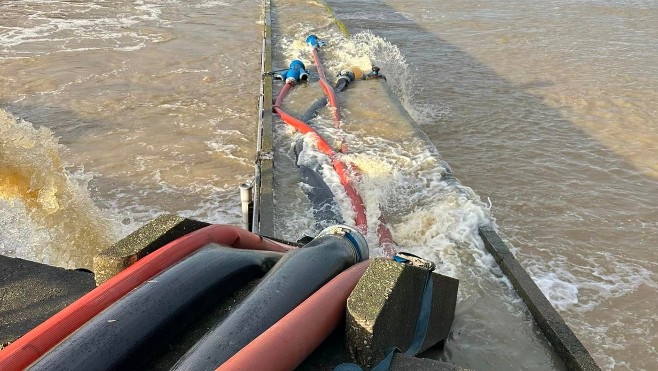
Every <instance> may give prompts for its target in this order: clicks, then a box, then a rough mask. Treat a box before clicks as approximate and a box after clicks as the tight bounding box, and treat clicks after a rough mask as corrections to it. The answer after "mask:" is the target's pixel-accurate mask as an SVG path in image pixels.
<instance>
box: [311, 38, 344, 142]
mask: <svg viewBox="0 0 658 371" xmlns="http://www.w3.org/2000/svg"><path fill="white" fill-rule="evenodd" d="M312 49H313V63H314V64H315V67H316V68H317V70H318V76H320V85H321V86H322V90H324V94H325V95H326V96H327V98H328V99H329V105H330V106H331V107H332V108H333V111H334V112H333V113H334V126H335V127H336V129H338V128H339V127H340V120H341V116H340V107H339V106H338V98H336V92H334V89H333V88H332V87H331V85H329V83H328V82H327V78H326V77H325V75H324V67H322V63H321V62H320V57H319V56H318V49H317V48H312Z"/></svg>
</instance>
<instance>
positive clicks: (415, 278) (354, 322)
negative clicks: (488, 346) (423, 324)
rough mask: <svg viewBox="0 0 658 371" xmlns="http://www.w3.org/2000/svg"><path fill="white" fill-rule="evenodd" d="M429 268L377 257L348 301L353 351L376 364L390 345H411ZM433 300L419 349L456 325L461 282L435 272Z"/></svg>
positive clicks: (364, 361)
mask: <svg viewBox="0 0 658 371" xmlns="http://www.w3.org/2000/svg"><path fill="white" fill-rule="evenodd" d="M426 277H427V270H425V269H423V268H419V267H415V266H411V265H406V264H401V263H398V262H395V261H393V260H390V259H384V258H376V259H374V260H373V261H372V263H371V264H370V267H368V270H367V271H366V272H365V274H364V275H363V277H362V278H361V280H360V281H359V283H358V284H357V285H356V287H355V288H354V291H353V292H352V294H351V295H350V297H349V298H348V300H347V319H346V321H347V323H346V337H347V348H348V351H349V353H350V355H351V356H352V357H353V359H355V360H356V361H357V363H359V364H360V365H361V366H364V367H368V368H370V367H372V366H373V365H375V364H376V363H377V362H379V361H380V360H381V359H382V358H384V355H385V354H384V352H385V351H386V350H387V349H389V348H391V347H398V348H399V349H401V350H402V351H406V350H407V349H408V348H409V346H410V345H411V343H412V340H413V337H414V334H415V330H416V321H417V314H418V313H419V311H420V306H421V298H422V295H423V291H424V287H425V280H426ZM431 279H432V283H433V287H432V304H431V314H430V320H429V325H428V330H427V335H426V337H425V340H424V341H423V344H422V346H421V347H420V352H422V351H424V350H426V349H428V348H429V347H431V346H433V345H436V344H437V343H439V342H440V341H442V340H444V339H445V338H446V337H447V336H448V334H449V332H450V327H451V325H452V320H453V318H454V315H455V306H456V303H457V289H458V286H459V281H458V280H456V279H454V278H450V277H447V276H444V275H441V274H438V273H432V274H431Z"/></svg>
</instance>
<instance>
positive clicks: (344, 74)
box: [338, 70, 356, 83]
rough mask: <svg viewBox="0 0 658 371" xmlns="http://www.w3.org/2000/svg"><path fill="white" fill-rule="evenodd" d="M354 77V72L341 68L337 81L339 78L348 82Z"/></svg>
mask: <svg viewBox="0 0 658 371" xmlns="http://www.w3.org/2000/svg"><path fill="white" fill-rule="evenodd" d="M355 79H356V77H355V76H354V72H353V71H350V70H342V71H340V73H339V74H338V81H340V80H346V81H347V82H348V83H350V82H352V81H354V80H355Z"/></svg>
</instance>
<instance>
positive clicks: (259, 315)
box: [173, 226, 368, 371]
mask: <svg viewBox="0 0 658 371" xmlns="http://www.w3.org/2000/svg"><path fill="white" fill-rule="evenodd" d="M367 258H368V246H367V244H366V241H365V239H364V237H363V235H361V233H359V232H358V231H357V230H355V229H354V228H351V227H346V226H334V227H330V228H327V229H325V230H324V231H322V232H320V234H319V235H318V237H316V238H315V239H314V240H313V241H311V242H309V243H308V244H307V245H305V246H304V247H303V248H301V249H297V250H292V251H290V252H288V253H286V255H285V256H284V257H283V258H281V260H280V261H279V262H278V263H277V264H276V265H275V266H274V268H272V270H270V272H269V273H268V274H267V275H266V276H265V277H264V278H263V279H262V281H261V282H260V283H259V284H258V286H256V288H255V289H254V291H253V292H252V293H251V294H250V295H249V296H248V297H247V298H246V299H245V300H244V301H243V302H242V303H241V304H240V305H239V306H238V307H237V308H235V309H234V310H233V311H232V312H231V313H230V314H229V316H228V317H227V318H226V319H225V320H224V321H223V322H221V323H220V324H218V325H217V326H215V327H214V328H213V329H212V330H210V332H208V333H207V334H206V335H205V336H204V337H203V338H202V339H201V340H200V341H199V342H197V344H195V345H194V347H192V349H190V350H189V351H188V352H187V353H186V354H185V356H183V358H181V360H179V361H178V363H177V364H176V365H175V366H174V368H173V369H175V370H195V371H196V370H214V369H215V368H217V367H218V366H219V365H221V364H222V363H224V362H225V361H227V360H228V359H229V358H231V357H232V356H233V355H234V354H236V353H237V352H238V351H239V350H240V349H241V348H243V347H244V346H246V345H247V344H249V342H251V341H252V340H253V339H255V338H256V337H257V336H258V335H260V334H261V333H263V332H264V331H265V330H266V329H268V328H269V327H270V326H272V325H273V324H274V323H276V322H277V321H278V320H280V319H281V318H283V316H285V315H286V314H288V312H290V311H291V310H292V309H294V308H295V307H296V306H297V305H299V304H300V303H301V302H302V301H304V300H305V299H306V298H308V297H309V296H310V295H311V294H313V293H314V292H315V291H316V290H318V289H319V288H320V287H322V285H324V284H325V283H326V282H327V281H329V280H330V279H331V278H333V277H334V276H336V275H337V274H338V273H340V272H341V271H343V270H344V269H346V268H348V267H349V266H351V265H353V264H355V263H357V262H359V261H362V260H365V259H367ZM282 346H283V345H282ZM272 351H273V352H276V351H285V349H272Z"/></svg>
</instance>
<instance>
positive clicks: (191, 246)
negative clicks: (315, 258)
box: [0, 225, 291, 370]
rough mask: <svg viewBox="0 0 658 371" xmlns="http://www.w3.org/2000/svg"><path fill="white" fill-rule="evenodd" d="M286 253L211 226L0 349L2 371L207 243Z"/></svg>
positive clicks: (23, 362)
mask: <svg viewBox="0 0 658 371" xmlns="http://www.w3.org/2000/svg"><path fill="white" fill-rule="evenodd" d="M211 242H216V243H220V244H223V245H228V246H232V247H237V248H242V249H256V250H269V251H278V252H285V251H287V250H289V249H291V247H290V246H287V245H284V244H281V243H275V242H272V241H268V240H264V239H263V238H262V237H260V236H258V235H256V234H253V233H250V232H247V231H246V230H244V229H241V228H238V227H234V226H229V225H211V226H208V227H205V228H202V229H199V230H197V231H194V232H192V233H190V234H187V235H185V236H183V237H181V238H179V239H177V240H175V241H172V242H170V243H168V244H166V245H165V246H163V247H161V248H160V249H158V250H156V251H154V252H152V253H151V254H149V255H147V256H145V257H144V258H142V259H140V260H138V261H137V262H136V263H135V264H133V265H131V266H130V267H128V268H126V269H125V270H123V271H122V272H120V273H119V274H117V275H116V276H114V277H112V278H111V279H109V280H108V281H106V282H105V283H103V284H102V285H100V286H98V287H96V288H95V289H94V290H92V291H90V292H89V293H87V294H86V295H84V296H83V297H81V298H80V299H78V300H76V301H75V302H73V303H72V304H71V305H69V306H67V307H66V308H64V309H62V310H61V311H59V312H58V313H57V314H55V315H54V316H52V317H50V318H49V319H47V320H46V321H44V322H43V323H41V324H40V325H39V326H37V327H35V328H34V329H33V330H32V331H30V332H28V333H27V334H25V335H23V336H22V337H21V338H19V339H18V340H16V341H15V342H13V343H11V344H10V345H9V346H7V347H6V348H5V349H3V350H2V352H0V370H22V369H24V368H25V367H27V366H28V365H29V364H31V363H32V362H34V361H35V360H36V359H38V358H39V357H41V356H42V355H43V354H45V353H46V352H47V351H48V350H49V349H51V348H52V347H53V346H54V345H55V344H57V343H59V342H60V341H62V340H63V339H64V338H65V337H67V336H68V335H70V334H71V333H72V332H73V331H75V330H76V329H78V328H79V327H80V326H82V325H83V324H84V323H86V322H87V321H89V320H90V319H91V318H93V317H94V316H95V315H97V314H98V313H100V312H101V311H102V310H104V309H105V308H107V307H109V306H110V305H111V304H112V303H114V302H115V301H117V300H118V299H119V298H121V297H123V296H124V295H125V294H127V293H128V292H130V291H131V290H133V289H134V288H135V287H137V286H139V285H140V284H141V283H143V282H145V281H147V280H149V279H151V278H152V277H153V276H155V275H157V274H159V273H160V272H162V271H163V270H164V269H166V268H167V267H169V266H171V265H172V264H174V263H175V262H177V261H179V260H180V259H182V258H184V257H185V256H187V255H189V254H190V253H192V252H193V251H195V250H197V249H198V248H200V247H202V246H205V245H207V244H208V243H211Z"/></svg>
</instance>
